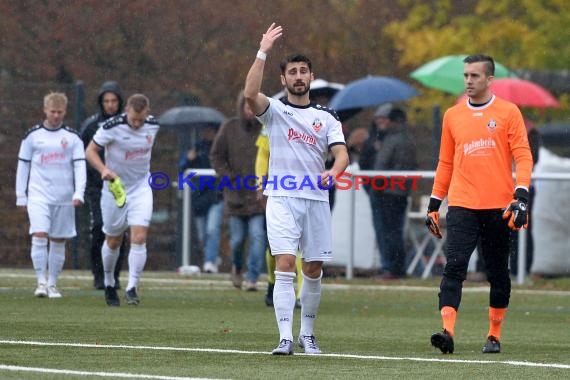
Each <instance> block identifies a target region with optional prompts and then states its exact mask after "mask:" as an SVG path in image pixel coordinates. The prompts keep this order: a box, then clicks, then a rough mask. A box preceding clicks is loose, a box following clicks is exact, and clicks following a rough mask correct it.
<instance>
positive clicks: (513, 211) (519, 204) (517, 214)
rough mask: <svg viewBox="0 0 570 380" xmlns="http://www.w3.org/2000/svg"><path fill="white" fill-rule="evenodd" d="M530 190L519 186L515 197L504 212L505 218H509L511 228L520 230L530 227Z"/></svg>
mask: <svg viewBox="0 0 570 380" xmlns="http://www.w3.org/2000/svg"><path fill="white" fill-rule="evenodd" d="M527 204H528V190H525V189H523V188H520V187H519V188H518V189H516V190H515V195H514V199H513V200H512V201H511V203H510V204H509V205H508V206H507V208H506V209H505V211H504V212H503V219H508V220H509V228H510V229H511V230H513V231H518V230H520V229H521V227H522V228H527V227H528V210H527Z"/></svg>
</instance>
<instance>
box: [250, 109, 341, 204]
mask: <svg viewBox="0 0 570 380" xmlns="http://www.w3.org/2000/svg"><path fill="white" fill-rule="evenodd" d="M268 100H269V107H268V108H267V110H265V112H264V113H263V114H261V115H259V116H258V119H259V120H260V121H261V123H263V124H264V125H265V126H266V127H267V131H268V133H269V152H270V153H269V175H268V181H267V183H266V186H265V192H264V194H266V195H270V196H285V197H296V198H305V199H314V200H319V201H325V202H328V201H329V197H328V190H326V189H321V188H319V186H318V183H319V182H318V181H319V178H320V176H321V173H322V172H324V171H325V161H326V158H327V155H328V151H329V147H331V146H332V145H336V144H345V141H344V135H343V133H342V125H341V123H340V121H339V119H338V117H337V116H336V113H335V112H334V111H333V110H331V109H329V108H326V107H323V106H320V105H317V104H314V103H311V104H309V105H307V106H302V107H301V106H295V105H293V104H290V103H289V102H287V101H283V102H282V101H281V100H277V99H273V98H268Z"/></svg>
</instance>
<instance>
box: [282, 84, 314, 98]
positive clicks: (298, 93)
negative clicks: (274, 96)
mask: <svg viewBox="0 0 570 380" xmlns="http://www.w3.org/2000/svg"><path fill="white" fill-rule="evenodd" d="M310 89H311V86H310V85H307V86H305V88H303V89H302V90H301V91H298V90H296V89H295V86H287V92H288V93H290V94H291V95H295V96H303V95H305V94H306V93H307V92H309V90H310Z"/></svg>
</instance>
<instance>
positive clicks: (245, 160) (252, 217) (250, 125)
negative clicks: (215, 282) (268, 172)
mask: <svg viewBox="0 0 570 380" xmlns="http://www.w3.org/2000/svg"><path fill="white" fill-rule="evenodd" d="M237 112H238V114H237V116H235V117H233V118H231V119H229V120H228V121H226V122H225V123H224V124H223V125H222V126H221V128H220V131H219V132H218V135H217V136H216V139H215V140H214V145H213V147H212V151H211V153H210V162H211V164H212V167H213V168H214V170H216V173H217V174H218V176H220V177H222V179H221V181H222V182H221V186H222V187H223V189H224V209H225V212H226V214H228V215H229V227H230V248H231V251H232V283H233V285H234V286H235V287H236V288H239V289H241V287H242V267H243V253H244V252H243V251H244V249H245V242H246V233H247V236H248V238H249V255H248V263H247V273H246V284H245V289H246V290H248V291H255V290H257V279H258V278H259V272H260V270H261V266H262V265H263V259H264V255H265V247H266V241H267V233H266V231H265V210H264V207H263V204H262V202H260V201H259V200H258V198H257V191H256V190H255V187H256V186H257V183H256V181H255V158H256V156H257V147H256V146H255V141H256V140H257V136H258V135H259V132H260V131H261V123H259V121H258V120H257V119H256V117H255V115H254V114H253V112H252V111H251V108H250V107H249V106H248V105H247V104H246V103H245V99H244V96H243V92H240V94H239V96H238V101H237ZM248 176H251V177H250V180H249V181H247V183H246V182H244V180H245V178H246V177H248ZM226 180H229V182H231V187H230V185H229V183H228V182H227V181H226ZM244 185H247V186H244ZM248 187H249V189H248Z"/></svg>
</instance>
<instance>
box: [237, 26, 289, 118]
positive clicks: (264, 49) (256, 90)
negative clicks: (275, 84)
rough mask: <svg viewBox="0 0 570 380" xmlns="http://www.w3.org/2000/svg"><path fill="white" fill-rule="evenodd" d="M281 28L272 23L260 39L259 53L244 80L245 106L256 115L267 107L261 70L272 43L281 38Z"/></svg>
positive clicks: (267, 101)
mask: <svg viewBox="0 0 570 380" xmlns="http://www.w3.org/2000/svg"><path fill="white" fill-rule="evenodd" d="M282 34H283V28H282V27H281V26H277V25H275V23H272V24H271V25H270V26H269V28H268V29H267V32H265V34H264V35H263V37H262V38H261V42H260V43H259V51H258V52H257V56H256V57H255V61H253V65H251V68H250V69H249V72H248V73H247V77H246V79H245V88H244V93H243V94H244V96H245V100H246V102H247V104H249V106H250V107H251V109H252V111H253V112H254V113H255V114H256V115H260V114H262V113H263V112H264V111H265V110H266V109H267V106H268V105H269V100H268V99H267V96H265V94H263V93H261V92H260V91H261V82H262V80H263V69H264V68H265V59H266V58H267V53H268V52H269V51H270V50H271V48H272V47H273V43H274V42H275V41H276V40H277V39H278V38H279V37H281V35H282Z"/></svg>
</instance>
